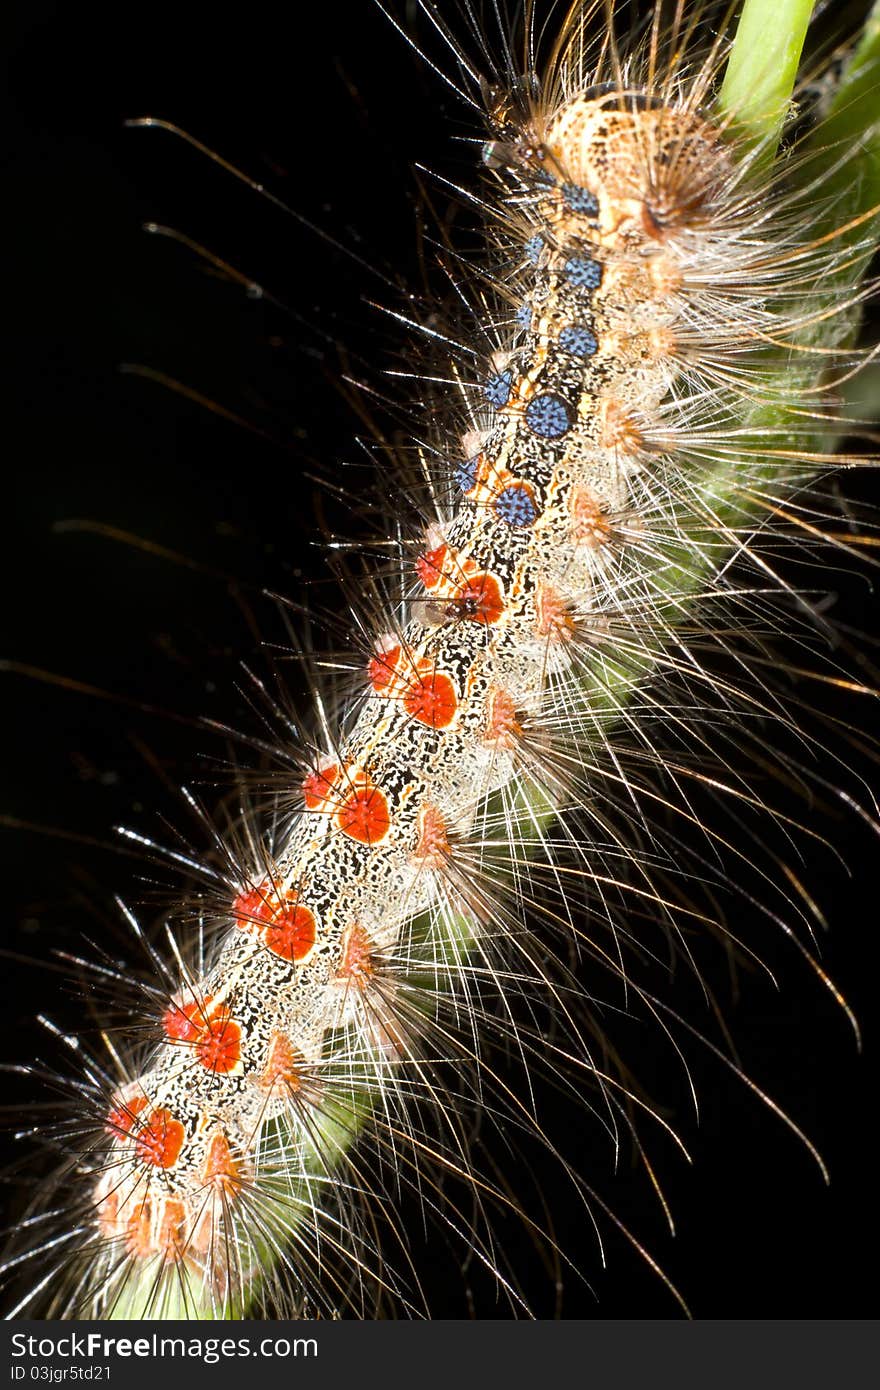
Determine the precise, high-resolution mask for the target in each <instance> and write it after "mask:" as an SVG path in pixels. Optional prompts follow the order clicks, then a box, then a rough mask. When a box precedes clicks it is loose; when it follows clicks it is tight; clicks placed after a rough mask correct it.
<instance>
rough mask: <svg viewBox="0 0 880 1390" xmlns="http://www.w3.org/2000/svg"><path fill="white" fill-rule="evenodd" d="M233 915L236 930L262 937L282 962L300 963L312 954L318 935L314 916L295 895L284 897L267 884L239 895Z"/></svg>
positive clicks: (265, 944)
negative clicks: (237, 928)
mask: <svg viewBox="0 0 880 1390" xmlns="http://www.w3.org/2000/svg"><path fill="white" fill-rule="evenodd" d="M232 912H233V916H234V917H235V925H236V926H237V927H240V928H241V929H242V931H249V932H251V933H252V934H253V935H255V936H257V937H259V938H260V940H261V941H262V943H263V945H264V946H266V947H268V949H269V950H270V951H272V952H274V954H275V955H276V956H280V957H281V959H282V960H287V961H291V962H293V963H295V964H300V963H301V962H302V961H304V960H306V958H307V957H308V956H310V955H311V953H312V950H313V948H314V945H315V941H316V939H317V935H318V931H317V926H316V924H315V917H314V913H312V912H311V911H310V910H309V908H307V907H306V906H305V905H304V904H303V903H301V902H300V901H299V899H298V895H297V894H296V893H295V892H292V893H285V894H284V895H283V896H282V895H280V894H279V893H278V891H277V890H276V889H275V888H274V886H273V885H272V884H271V883H264V884H261V885H260V887H258V888H250V889H247V890H245V892H243V893H240V894H239V896H238V897H237V898H236V900H235V902H234V903H233V907H232Z"/></svg>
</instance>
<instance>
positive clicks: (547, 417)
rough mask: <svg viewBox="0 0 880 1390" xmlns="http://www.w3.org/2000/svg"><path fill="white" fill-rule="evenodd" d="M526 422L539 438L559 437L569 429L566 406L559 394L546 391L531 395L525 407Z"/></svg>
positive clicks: (569, 419)
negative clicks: (554, 394) (539, 394)
mask: <svg viewBox="0 0 880 1390" xmlns="http://www.w3.org/2000/svg"><path fill="white" fill-rule="evenodd" d="M525 417H526V424H527V425H528V427H529V429H530V430H531V431H532V434H536V435H537V436H538V438H539V439H560V438H561V437H562V435H564V434H567V433H568V431H569V430H570V429H571V418H570V416H569V412H568V406H567V405H566V404H565V401H564V400H562V398H561V397H560V396H553V395H551V394H550V393H549V392H546V393H545V394H544V395H541V396H533V397H532V399H531V400H530V401H529V403H528V405H527V406H526V409H525Z"/></svg>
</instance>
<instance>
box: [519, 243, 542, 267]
mask: <svg viewBox="0 0 880 1390" xmlns="http://www.w3.org/2000/svg"><path fill="white" fill-rule="evenodd" d="M523 250H524V251H525V253H526V260H527V261H531V263H532V265H537V264H538V261H539V260H540V259H541V252H542V251H543V250H544V238H543V237H542V236H531V237H529V239H528V241H527V242H526V244H525V246H524V247H523Z"/></svg>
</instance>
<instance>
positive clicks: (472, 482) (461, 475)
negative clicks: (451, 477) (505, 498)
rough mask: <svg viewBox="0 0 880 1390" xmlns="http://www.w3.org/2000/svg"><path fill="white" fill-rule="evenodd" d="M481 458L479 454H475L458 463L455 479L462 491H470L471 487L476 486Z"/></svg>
mask: <svg viewBox="0 0 880 1390" xmlns="http://www.w3.org/2000/svg"><path fill="white" fill-rule="evenodd" d="M479 460H480V456H479V454H475V455H474V457H473V458H472V459H466V460H465V461H464V463H458V464H456V466H455V481H456V484H457V486H458V487H460V488H461V490H462V492H470V490H471V488H472V487H475V486H476V482H477V464H478V463H479Z"/></svg>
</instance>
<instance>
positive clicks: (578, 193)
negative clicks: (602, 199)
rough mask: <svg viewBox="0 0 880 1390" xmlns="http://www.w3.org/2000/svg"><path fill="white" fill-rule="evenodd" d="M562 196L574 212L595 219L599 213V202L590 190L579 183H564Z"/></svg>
mask: <svg viewBox="0 0 880 1390" xmlns="http://www.w3.org/2000/svg"><path fill="white" fill-rule="evenodd" d="M562 196H563V198H564V199H565V201H566V203H567V204H568V206H569V207H570V208H571V210H572V212H582V213H584V215H585V216H586V217H595V216H596V214H597V212H598V211H599V200H598V198H597V197H596V196H595V194H594V193H591V192H590V190H589V189H588V188H581V186H580V184H579V183H564V184H563V185H562Z"/></svg>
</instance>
